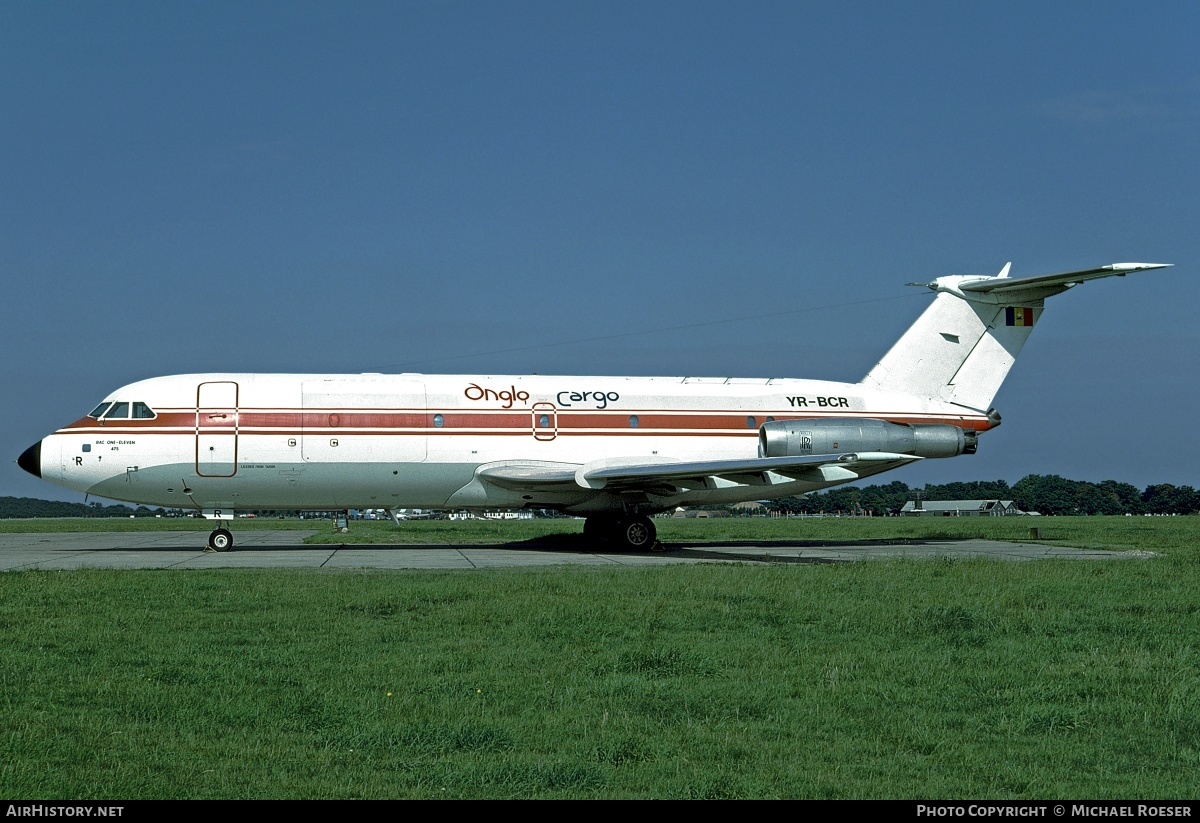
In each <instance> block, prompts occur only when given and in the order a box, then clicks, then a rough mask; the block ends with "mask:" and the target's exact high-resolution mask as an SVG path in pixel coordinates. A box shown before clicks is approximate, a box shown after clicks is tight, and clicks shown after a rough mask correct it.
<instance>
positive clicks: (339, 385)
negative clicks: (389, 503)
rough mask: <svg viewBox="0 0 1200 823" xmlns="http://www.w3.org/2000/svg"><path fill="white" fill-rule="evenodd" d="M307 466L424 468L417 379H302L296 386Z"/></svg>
mask: <svg viewBox="0 0 1200 823" xmlns="http://www.w3.org/2000/svg"><path fill="white" fill-rule="evenodd" d="M300 394H301V399H300V405H301V411H302V414H301V421H302V422H301V440H300V456H301V459H302V460H303V461H304V462H305V463H309V464H312V463H380V464H397V465H400V464H405V463H423V462H425V459H426V457H427V439H428V438H427V434H426V429H427V426H428V422H427V420H426V398H425V384H424V382H422V381H420V380H408V379H405V380H395V379H378V380H372V379H369V378H365V377H364V378H346V379H326V380H306V381H304V382H303V383H302V384H301V387H300Z"/></svg>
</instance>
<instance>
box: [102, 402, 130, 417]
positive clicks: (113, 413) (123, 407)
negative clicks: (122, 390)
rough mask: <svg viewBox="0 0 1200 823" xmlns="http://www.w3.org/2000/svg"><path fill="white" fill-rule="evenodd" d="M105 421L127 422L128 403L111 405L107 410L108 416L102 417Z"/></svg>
mask: <svg viewBox="0 0 1200 823" xmlns="http://www.w3.org/2000/svg"><path fill="white" fill-rule="evenodd" d="M104 419H105V420H128V419H129V404H128V403H113V404H112V408H110V409H109V410H108V414H106V415H104Z"/></svg>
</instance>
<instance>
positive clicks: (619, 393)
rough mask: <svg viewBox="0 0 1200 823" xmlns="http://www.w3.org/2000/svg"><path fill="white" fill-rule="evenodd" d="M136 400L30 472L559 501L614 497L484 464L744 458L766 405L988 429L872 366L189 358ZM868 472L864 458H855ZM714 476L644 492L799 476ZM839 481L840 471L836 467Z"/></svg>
mask: <svg viewBox="0 0 1200 823" xmlns="http://www.w3.org/2000/svg"><path fill="white" fill-rule="evenodd" d="M106 400H107V401H112V402H115V403H128V404H130V407H131V408H132V407H135V406H136V404H142V407H144V409H146V410H147V411H146V412H145V414H146V415H147V416H144V417H140V418H139V417H136V416H135V415H136V412H134V413H131V414H130V416H128V417H121V418H119V419H105V418H104V417H103V416H101V418H100V419H96V418H93V417H90V416H89V417H84V418H82V419H80V420H78V421H76V422H74V423H72V424H70V425H68V426H66V427H64V428H61V429H59V430H58V431H56V432H55V433H54V434H52V435H50V436H49V437H47V438H45V439H44V440H43V441H42V443H41V475H42V477H44V478H45V479H47V480H50V481H51V482H55V483H58V484H60V485H63V486H66V487H68V488H72V489H77V490H79V491H83V492H87V493H90V494H93V495H98V496H101V497H106V498H111V499H116V500H124V501H129V502H133V503H142V504H147V505H159V506H168V507H187V508H198V509H203V510H208V511H212V510H218V511H221V512H222V513H228V511H230V510H234V509H290V510H297V509H347V508H414V507H418V508H441V509H450V508H465V509H482V508H522V507H537V508H542V507H545V508H556V509H560V510H562V511H568V512H577V513H585V514H586V513H590V512H599V511H604V510H608V509H613V508H617V507H619V506H620V505H621V501H620V500H618V499H616V497H615V496H613V495H608V494H606V493H604V492H598V491H596V490H594V489H589V488H584V487H576V488H555V489H542V490H531V489H515V490H514V489H506V488H503V487H499V486H496V485H494V484H490V483H481V482H479V480H478V478H477V474H478V472H479V471H480V470H481V469H485V468H488V467H492V466H497V465H501V466H503V465H504V464H506V463H522V464H529V463H531V462H537V463H542V462H544V463H545V464H547V465H551V464H552V465H562V466H588V465H604V464H608V465H620V464H622V463H641V464H644V463H646V462H647V461H649V462H652V463H670V462H687V461H697V460H722V459H746V458H753V457H755V456H756V455H757V450H758V433H759V429H760V427H761V426H762V425H763V424H764V423H766V422H770V421H772V420H795V419H824V418H830V419H834V418H869V419H876V420H885V421H890V422H893V423H906V424H950V425H953V426H956V427H959V428H962V429H973V430H976V431H985V430H987V429H989V428H990V427H991V425H992V424H991V422H989V420H988V418H987V417H986V416H985V415H983V414H981V413H979V412H976V411H972V410H970V409H966V408H964V407H963V406H961V405H955V404H951V403H948V402H942V401H939V400H934V399H930V398H924V397H916V396H911V395H906V394H900V393H896V392H891V391H884V390H881V389H878V388H874V387H871V386H868V385H865V384H849V383H832V382H825V381H815V380H793V379H747V378H695V377H686V378H680V377H549V376H471V375H463V376H458V375H420V374H400V375H376V374H361V375H321V374H236V373H235V374H192V375H177V376H171V377H159V378H153V379H149V380H143V381H140V382H137V383H132V384H130V385H127V386H124V387H122V388H120V389H118V390H117V391H115V392H113V393H112V394H111V395H109V397H108V398H106ZM866 473H870V472H866ZM778 479H779V480H780V481H782V482H778V483H774V484H773V487H772V488H771V489H770V490H769V493H768V491H767V490H765V489H763V488H761V486H754V485H750V486H747V485H739V484H734V483H729V484H721V483H715V484H712V485H711V486H710V487H709V488H705V489H692V490H679V491H676V492H673V493H664V494H659V495H655V494H653V493H651V494H650V495H649V496H648V498H647V499H646V500H645V501H644V505H645V508H647V509H657V510H663V509H666V508H669V507H672V506H676V505H681V504H697V503H731V502H739V501H743V500H754V499H761V498H765V497H780V496H787V495H791V494H801V493H803V492H806V491H812V490H813V489H816V488H823V487H826V486H830V485H834V483H832V482H816V481H812V480H792V479H789V478H778ZM842 482H844V481H842Z"/></svg>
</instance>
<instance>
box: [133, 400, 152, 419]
mask: <svg viewBox="0 0 1200 823" xmlns="http://www.w3.org/2000/svg"><path fill="white" fill-rule="evenodd" d="M133 419H134V420H153V419H154V410H153V409H151V408H150V407H149V406H147V405H146V404H145V403H140V402H139V403H134V404H133Z"/></svg>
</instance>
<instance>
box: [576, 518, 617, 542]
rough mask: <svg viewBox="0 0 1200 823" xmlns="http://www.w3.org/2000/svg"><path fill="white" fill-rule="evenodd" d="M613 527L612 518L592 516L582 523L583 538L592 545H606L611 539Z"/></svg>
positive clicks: (614, 523)
mask: <svg viewBox="0 0 1200 823" xmlns="http://www.w3.org/2000/svg"><path fill="white" fill-rule="evenodd" d="M615 526H616V522H615V521H614V520H613V518H611V517H601V516H599V515H593V516H591V517H588V518H586V519H585V520H584V521H583V536H584V537H585V538H586V539H587V540H590V541H591V542H593V543H607V542H608V541H609V540H612V538H613V533H614V532H615V531H616V528H615Z"/></svg>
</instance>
